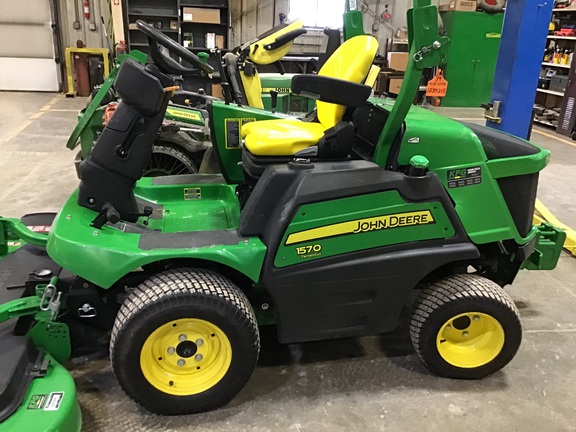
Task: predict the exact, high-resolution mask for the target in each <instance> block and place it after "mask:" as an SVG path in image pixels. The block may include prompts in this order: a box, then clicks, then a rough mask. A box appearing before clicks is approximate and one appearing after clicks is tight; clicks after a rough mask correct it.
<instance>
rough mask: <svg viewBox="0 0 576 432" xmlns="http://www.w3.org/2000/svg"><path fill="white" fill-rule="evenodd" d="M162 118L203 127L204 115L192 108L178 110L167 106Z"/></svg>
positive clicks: (178, 108)
mask: <svg viewBox="0 0 576 432" xmlns="http://www.w3.org/2000/svg"><path fill="white" fill-rule="evenodd" d="M164 118H166V119H168V120H175V121H180V122H184V123H189V124H193V125H198V126H204V120H205V119H204V114H203V113H202V111H200V110H197V109H194V108H180V107H175V106H171V105H168V108H167V109H166V115H165V116H164Z"/></svg>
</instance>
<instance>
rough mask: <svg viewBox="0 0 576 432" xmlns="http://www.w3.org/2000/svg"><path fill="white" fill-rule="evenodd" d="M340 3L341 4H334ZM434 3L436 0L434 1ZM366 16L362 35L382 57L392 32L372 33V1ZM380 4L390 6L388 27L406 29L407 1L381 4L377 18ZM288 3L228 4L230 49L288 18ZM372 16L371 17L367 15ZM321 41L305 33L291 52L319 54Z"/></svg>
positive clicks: (317, 34) (235, 0)
mask: <svg viewBox="0 0 576 432" xmlns="http://www.w3.org/2000/svg"><path fill="white" fill-rule="evenodd" d="M336 1H344V0H336ZM435 2H436V3H437V2H438V0H435ZM365 3H366V4H367V5H368V7H369V12H367V13H365V15H364V27H365V28H364V31H365V32H366V33H371V34H374V35H375V36H376V37H377V38H378V41H379V42H380V52H381V53H383V51H384V46H385V44H386V39H387V38H390V37H392V33H393V32H392V30H391V29H390V28H389V27H387V26H385V25H384V24H382V23H378V24H377V30H376V31H375V32H373V31H372V26H373V24H374V12H375V10H376V6H377V1H376V0H366V1H365ZM384 4H390V5H391V9H392V11H391V12H392V15H393V19H392V22H391V23H390V24H391V26H392V27H394V28H398V27H404V26H406V11H407V10H408V8H409V7H410V6H411V4H412V1H410V0H408V1H407V0H394V1H387V0H381V2H380V14H381V13H382V12H383V11H384V6H383V5H384ZM288 8H289V0H232V1H230V10H231V14H232V27H233V29H232V30H231V34H230V46H231V47H234V46H238V45H240V44H242V43H244V42H246V41H248V40H250V39H252V38H254V37H256V36H257V35H258V34H260V33H263V32H265V31H266V30H268V29H270V28H271V27H273V26H274V25H277V24H279V19H278V15H279V14H280V13H284V14H286V15H287V14H288ZM371 12H372V13H371ZM324 44H325V38H324V34H323V33H322V31H321V30H318V31H309V32H308V34H307V35H305V36H302V37H300V38H299V39H297V43H295V44H294V48H293V50H292V51H293V52H296V53H301V52H308V53H310V52H322V51H323V50H324Z"/></svg>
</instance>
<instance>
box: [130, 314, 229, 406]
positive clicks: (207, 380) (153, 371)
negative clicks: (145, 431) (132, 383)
mask: <svg viewBox="0 0 576 432" xmlns="http://www.w3.org/2000/svg"><path fill="white" fill-rule="evenodd" d="M231 362H232V347H231V345H230V341H229V340H228V337H227V336H226V335H225V334H224V332H223V331H222V330H220V328H219V327H218V326H216V325H214V324H212V323H210V322H208V321H204V320H201V319H196V318H185V319H179V320H175V321H170V322H168V323H166V324H164V325H162V326H161V327H159V328H157V329H156V330H155V331H154V332H153V333H152V334H151V335H150V336H148V338H147V339H146V341H145V342H144V345H143V346H142V351H141V352H140V367H141V369H142V373H143V374H144V377H145V378H146V379H147V380H148V382H149V383H150V384H152V385H153V386H154V387H156V388H157V389H158V390H160V391H162V392H164V393H168V394H171V395H175V396H190V395H194V394H198V393H202V392H204V391H206V390H208V389H210V388H212V387H214V386H215V385H216V384H218V382H220V380H221V379H222V378H223V377H224V375H226V372H227V371H228V369H229V368H230V363H231Z"/></svg>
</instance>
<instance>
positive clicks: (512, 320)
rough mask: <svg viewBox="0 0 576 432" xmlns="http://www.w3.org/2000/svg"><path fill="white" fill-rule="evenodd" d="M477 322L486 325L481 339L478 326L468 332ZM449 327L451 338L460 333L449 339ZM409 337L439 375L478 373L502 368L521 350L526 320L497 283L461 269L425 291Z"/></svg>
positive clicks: (463, 376)
mask: <svg viewBox="0 0 576 432" xmlns="http://www.w3.org/2000/svg"><path fill="white" fill-rule="evenodd" d="M471 318H473V319H474V321H477V323H473V322H472V321H471ZM474 325H476V326H481V325H485V327H481V328H480V332H479V333H476V334H477V335H478V338H477V339H476V337H477V336H476V334H475V333H474V331H473V330H470V333H469V329H472V328H473V327H472V326H474ZM478 328H479V327H476V329H478ZM447 329H448V330H447ZM445 332H450V333H448V334H449V335H450V337H449V338H448V339H450V338H451V337H452V335H453V334H456V337H455V339H454V340H446V338H445V337H444V336H445V335H446V334H447V333H445ZM461 336H462V338H461ZM468 337H469V338H470V339H466V338H468ZM480 337H482V338H484V339H480ZM410 338H411V339H412V344H413V346H414V350H415V351H416V354H417V355H418V357H420V359H421V360H422V362H423V363H424V364H425V365H426V366H427V367H428V369H429V370H430V371H431V372H433V373H435V374H436V375H440V376H444V377H448V378H458V379H479V378H483V377H485V376H488V375H490V374H492V373H494V372H496V371H498V370H500V369H501V368H503V367H504V366H506V365H507V364H508V363H509V362H510V361H511V360H512V358H513V357H514V356H515V355H516V352H517V351H518V348H519V347H520V343H521V341H522V325H521V323H520V316H519V313H518V309H517V308H516V306H515V305H514V303H513V302H512V299H511V298H510V297H509V296H508V294H506V293H505V292H504V290H503V289H502V288H501V287H500V286H499V285H498V284H496V283H495V282H493V281H491V280H489V279H486V278H483V277H480V276H477V275H471V274H461V275H453V276H448V277H445V278H443V279H440V280H439V281H437V282H436V283H434V284H433V285H431V286H430V287H429V288H427V289H425V290H423V291H422V292H421V294H420V295H419V296H418V298H417V299H416V302H415V306H414V311H413V316H412V321H411V323H410ZM447 342H449V343H451V344H453V345H452V347H455V348H454V351H452V352H447V351H446V348H445V345H443V344H444V343H447ZM482 344H484V345H482ZM448 345H449V344H447V345H446V346H448ZM450 349H452V348H450ZM454 352H455V353H456V354H455V356H456V359H457V361H454V358H455V357H454V354H453V353H454Z"/></svg>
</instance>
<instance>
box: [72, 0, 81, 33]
mask: <svg viewBox="0 0 576 432" xmlns="http://www.w3.org/2000/svg"><path fill="white" fill-rule="evenodd" d="M78 1H79V0H74V22H73V23H72V27H73V28H74V30H80V28H81V25H80V8H79V7H78Z"/></svg>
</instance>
